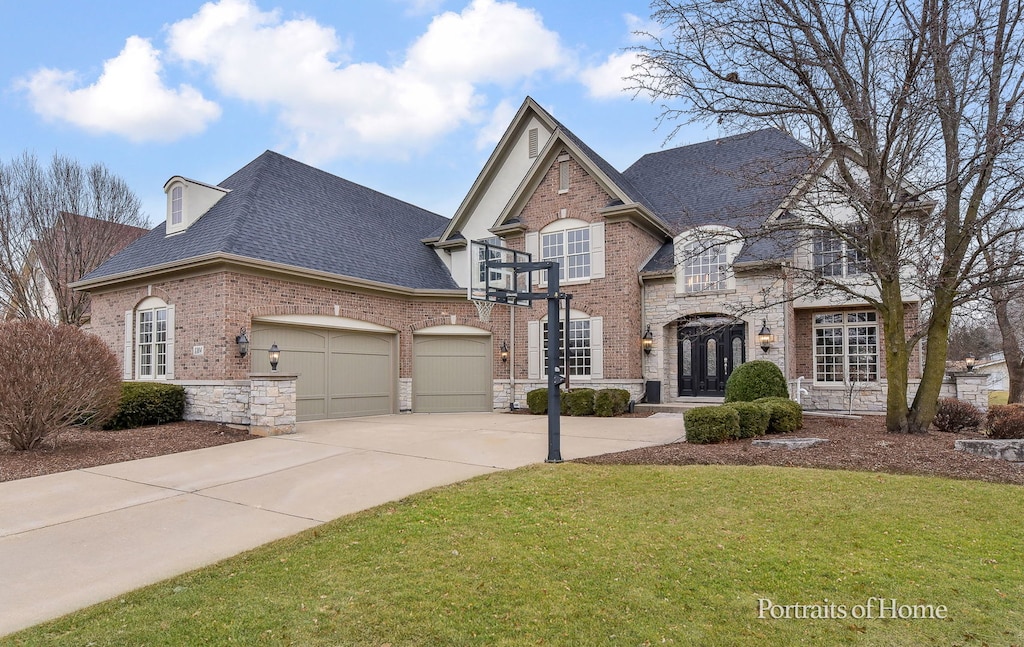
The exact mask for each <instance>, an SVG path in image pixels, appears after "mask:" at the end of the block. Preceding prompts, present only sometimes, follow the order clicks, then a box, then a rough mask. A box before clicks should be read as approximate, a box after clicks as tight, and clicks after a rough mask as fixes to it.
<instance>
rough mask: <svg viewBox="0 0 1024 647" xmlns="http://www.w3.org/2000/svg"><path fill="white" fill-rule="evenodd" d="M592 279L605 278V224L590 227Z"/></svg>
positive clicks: (595, 224) (596, 223)
mask: <svg viewBox="0 0 1024 647" xmlns="http://www.w3.org/2000/svg"><path fill="white" fill-rule="evenodd" d="M590 278H592V279H603V278H604V223H603V222H595V223H593V224H591V225H590Z"/></svg>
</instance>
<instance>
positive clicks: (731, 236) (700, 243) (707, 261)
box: [675, 226, 743, 294]
mask: <svg viewBox="0 0 1024 647" xmlns="http://www.w3.org/2000/svg"><path fill="white" fill-rule="evenodd" d="M742 248H743V241H742V239H741V238H740V234H739V232H737V231H736V230H735V229H730V228H728V227H712V226H708V227H700V228H698V229H692V230H690V231H686V232H683V233H682V234H680V235H679V236H678V237H677V238H676V240H675V264H676V292H677V293H679V294H698V293H701V292H712V291H716V290H731V289H733V288H735V280H734V278H733V273H732V269H731V267H732V262H733V260H734V259H735V258H736V256H737V255H738V254H739V252H740V250H741V249H742Z"/></svg>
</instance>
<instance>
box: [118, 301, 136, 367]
mask: <svg viewBox="0 0 1024 647" xmlns="http://www.w3.org/2000/svg"><path fill="white" fill-rule="evenodd" d="M134 332H135V316H134V313H133V312H132V311H131V310H125V311H124V371H123V373H122V375H121V377H122V379H125V380H130V379H132V339H133V337H134V336H135V335H134V334H133V333H134Z"/></svg>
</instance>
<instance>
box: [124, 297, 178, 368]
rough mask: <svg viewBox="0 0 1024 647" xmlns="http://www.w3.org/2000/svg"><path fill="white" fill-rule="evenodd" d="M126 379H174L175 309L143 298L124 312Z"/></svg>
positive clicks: (159, 301)
mask: <svg viewBox="0 0 1024 647" xmlns="http://www.w3.org/2000/svg"><path fill="white" fill-rule="evenodd" d="M124 352H125V376H124V377H125V379H132V378H134V379H137V380H171V379H174V306H173V305H168V304H167V303H165V302H164V301H163V300H162V299H160V298H158V297H148V298H146V299H144V300H143V301H142V302H141V303H139V305H138V306H136V308H135V310H129V311H127V312H126V313H125V351H124Z"/></svg>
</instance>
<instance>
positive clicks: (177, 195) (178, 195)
mask: <svg viewBox="0 0 1024 647" xmlns="http://www.w3.org/2000/svg"><path fill="white" fill-rule="evenodd" d="M184 220H185V187H183V186H182V185H181V184H175V185H174V186H173V187H171V217H170V224H171V226H172V227H180V226H181V223H182V222H184Z"/></svg>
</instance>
